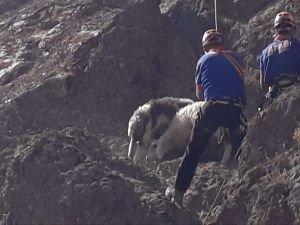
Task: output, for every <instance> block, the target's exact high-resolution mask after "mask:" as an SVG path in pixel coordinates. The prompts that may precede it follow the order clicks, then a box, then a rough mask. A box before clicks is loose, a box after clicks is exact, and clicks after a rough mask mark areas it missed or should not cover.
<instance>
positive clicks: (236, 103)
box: [211, 99, 244, 108]
mask: <svg viewBox="0 0 300 225" xmlns="http://www.w3.org/2000/svg"><path fill="white" fill-rule="evenodd" d="M211 101H212V102H213V103H218V104H222V105H234V106H236V107H240V108H243V107H244V104H243V103H242V102H240V101H238V100H235V99H233V100H231V99H228V100H219V99H213V100H211Z"/></svg>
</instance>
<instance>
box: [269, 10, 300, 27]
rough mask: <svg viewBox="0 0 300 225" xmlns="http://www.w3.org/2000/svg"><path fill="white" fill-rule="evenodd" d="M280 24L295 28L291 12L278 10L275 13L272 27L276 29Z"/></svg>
mask: <svg viewBox="0 0 300 225" xmlns="http://www.w3.org/2000/svg"><path fill="white" fill-rule="evenodd" d="M281 26H284V27H292V28H296V23H295V19H294V17H293V15H292V14H291V13H289V12H280V13H278V14H277V15H276V17H275V20H274V28H275V29H278V28H279V27H281Z"/></svg>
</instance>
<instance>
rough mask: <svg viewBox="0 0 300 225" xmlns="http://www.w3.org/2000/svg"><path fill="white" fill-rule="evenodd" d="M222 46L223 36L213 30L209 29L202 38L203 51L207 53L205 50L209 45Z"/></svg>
mask: <svg viewBox="0 0 300 225" xmlns="http://www.w3.org/2000/svg"><path fill="white" fill-rule="evenodd" d="M223 44H224V38H223V35H222V34H221V33H220V32H218V31H217V30H215V29H210V30H207V31H205V33H204V34H203V37H202V46H203V48H204V50H205V51H208V50H209V49H207V48H208V47H209V46H211V45H223Z"/></svg>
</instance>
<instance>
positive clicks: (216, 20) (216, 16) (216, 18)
mask: <svg viewBox="0 0 300 225" xmlns="http://www.w3.org/2000/svg"><path fill="white" fill-rule="evenodd" d="M215 29H216V30H218V11H217V0H215Z"/></svg>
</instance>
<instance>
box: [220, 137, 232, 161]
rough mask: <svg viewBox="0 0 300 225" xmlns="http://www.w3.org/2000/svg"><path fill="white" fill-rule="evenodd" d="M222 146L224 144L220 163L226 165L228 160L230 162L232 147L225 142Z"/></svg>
mask: <svg viewBox="0 0 300 225" xmlns="http://www.w3.org/2000/svg"><path fill="white" fill-rule="evenodd" d="M223 144H224V154H223V157H222V160H221V163H223V164H226V165H227V164H228V163H229V162H230V160H231V154H232V153H231V152H232V146H231V143H230V142H227V141H226V142H225V143H223Z"/></svg>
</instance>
